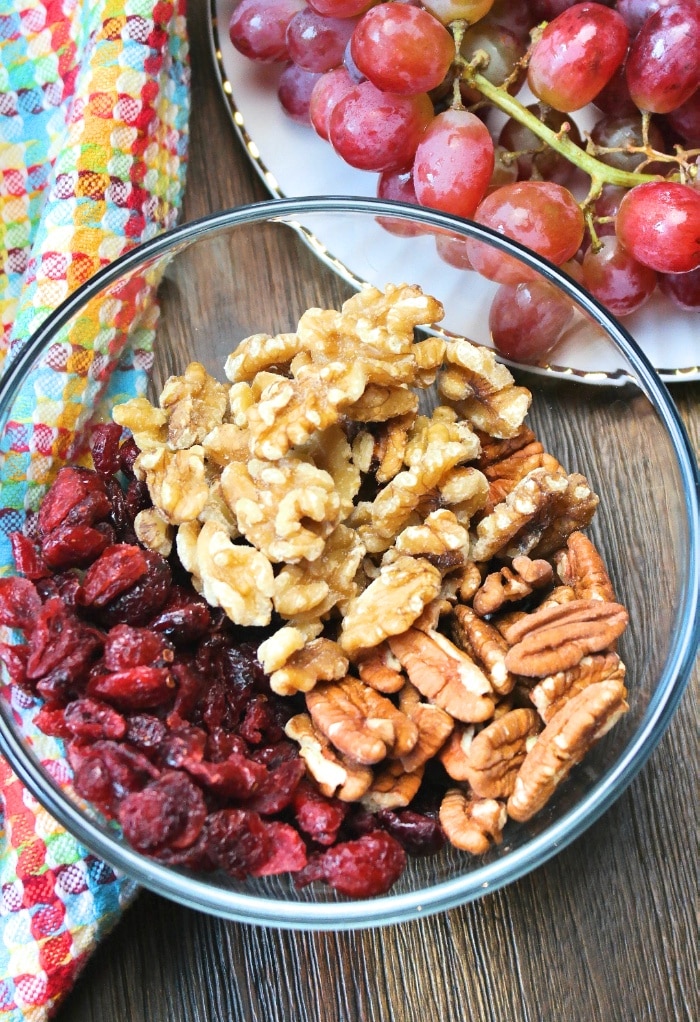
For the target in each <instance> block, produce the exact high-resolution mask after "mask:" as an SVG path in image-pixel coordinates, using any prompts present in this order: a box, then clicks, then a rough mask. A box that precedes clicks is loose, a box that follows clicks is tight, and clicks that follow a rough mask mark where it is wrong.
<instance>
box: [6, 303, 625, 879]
mask: <svg viewBox="0 0 700 1022" xmlns="http://www.w3.org/2000/svg"><path fill="white" fill-rule="evenodd" d="M442 314H443V310H442V307H441V306H440V303H439V302H438V301H437V300H436V299H434V298H432V297H430V296H429V295H426V294H424V293H423V292H422V291H421V290H420V288H418V287H416V286H409V285H401V286H388V287H387V288H386V290H385V291H383V292H382V291H379V290H376V289H374V288H366V289H364V290H362V291H360V292H359V293H358V294H356V295H355V296H353V297H352V298H350V299H349V300H348V301H347V302H345V304H344V305H343V307H342V309H341V311H339V312H338V311H335V310H331V309H309V310H308V311H307V312H305V313H304V314H303V316H302V317H301V319H300V321H299V324H298V327H297V330H296V331H295V332H294V333H285V334H278V335H276V336H274V337H271V336H269V335H267V334H256V335H254V336H252V337H248V338H246V339H245V340H243V341H242V342H241V343H240V344H239V345H238V347H237V348H236V350H235V351H234V352H233V354H232V355H230V357H229V358H228V359H227V361H226V365H225V373H226V377H227V380H228V382H227V383H225V384H224V383H221V382H219V381H217V380H216V379H214V378H212V377H211V376H209V375H208V373H207V372H206V371H205V369H204V367H203V366H202V365H200V364H199V363H196V362H194V363H191V364H190V365H188V366H187V367H186V369H185V371H184V374H183V375H182V376H177V377H171V378H170V379H169V380H168V381H167V382H166V384H165V387H164V389H163V391H162V393H161V395H160V398H159V401H158V404H157V405H153V404H151V403H150V402H149V401H148V400H147V399H146V398H135V399H134V400H131V401H128V402H127V403H126V404H122V405H119V406H117V407H116V408H115V409H114V412H113V419H114V421H113V422H111V423H107V424H104V425H102V426H98V427H97V428H96V430H95V431H94V434H93V437H92V444H91V448H92V461H93V465H94V467H93V468H84V467H76V466H67V467H64V468H62V469H61V470H60V471H59V472H58V475H57V477H56V479H55V482H54V483H53V485H52V486H51V488H50V489H49V491H48V493H47V495H46V497H45V499H44V500H43V503H42V505H41V507H40V509H39V511H38V513H36V514H31V515H29V516H28V518H27V523H26V526H25V528H24V530H23V531H22V532H21V533H15V534H13V537H12V540H13V549H14V555H15V561H16V566H17V570H18V575H17V576H16V577H13V578H4V579H2V580H0V623H2V624H4V625H6V626H8V627H10V628H13V629H19V630H21V631H22V632H23V633H24V639H25V641H24V642H23V643H20V644H17V645H3V646H2V648H1V650H0V654H1V655H2V658H3V660H4V661H5V664H6V667H7V671H8V673H9V675H10V678H11V681H12V682H13V683H14V684H16V685H19V686H21V687H22V688H23V689H26V690H28V691H30V692H31V693H33V694H34V695H37V696H39V697H41V699H43V705H42V707H41V709H40V711H39V714H38V723H39V725H40V726H41V727H42V728H43V729H44V730H45V731H47V732H49V733H51V734H54V735H56V736H59V737H60V738H62V739H64V740H65V742H66V749H67V755H68V757H69V760H70V763H71V765H72V768H73V771H74V786H75V789H76V791H77V792H78V794H79V795H81V796H83V797H84V798H86V799H88V800H89V801H90V802H91V803H93V804H94V805H95V806H97V807H98V808H99V809H100V810H101V811H102V812H104V813H105V814H106V815H107V816H108V817H110V818H115V819H117V820H118V821H119V823H120V824H121V826H122V829H123V833H124V836H125V838H126V839H127V840H128V841H129V842H130V843H131V844H132V845H133V847H135V848H136V849H138V850H139V851H140V852H143V853H144V854H146V855H149V856H153V857H154V858H156V859H158V860H160V861H161V862H165V863H167V864H176V865H185V866H189V867H191V868H193V869H197V870H219V869H222V870H225V871H226V872H228V873H229V874H230V875H232V876H233V877H235V878H238V879H242V878H244V877H246V876H249V875H252V876H257V877H259V876H265V875H269V874H273V873H280V872H292V873H293V874H294V877H295V882H296V883H297V884H298V885H304V884H307V883H310V882H312V881H315V880H322V881H325V882H327V883H329V884H331V885H332V886H334V887H335V888H336V889H337V890H339V891H340V892H341V893H344V894H346V895H349V896H356V897H360V896H368V895H373V894H378V893H382V892H384V891H386V890H388V888H389V887H390V886H391V885H392V884H393V883H394V881H395V880H396V879H397V878H398V877H399V876H400V874H401V872H402V871H403V869H404V866H405V861H406V853H407V852H408V853H410V854H427V853H433V852H435V851H437V850H438V849H439V848H441V847H442V845H443V843H444V842H445V841H446V840H447V841H448V842H450V843H451V844H452V845H453V846H455V847H456V848H459V849H463V850H465V851H467V852H470V853H472V854H474V855H481V854H483V853H485V852H486V851H487V850H488V849H489V848H490V847H491V846H492V845H493V844H494V843H496V844H497V843H499V842H500V841H501V840H502V833H503V828H504V826H505V825H506V822H507V820H508V818H510V819H511V820H514V821H520V822H523V821H527V820H529V819H530V818H531V817H532V816H533V815H534V814H535V813H537V812H538V811H539V810H540V809H541V808H542V807H543V806H544V805H545V803H546V802H547V800H548V799H549V797H550V796H551V795H552V793H553V792H554V790H555V789H556V787H557V785H558V784H559V783H560V782H561V781H562V780H563V779H564V778H565V777H566V776H567V775H568V773H569V771H570V770H571V769H572V767H574V766H575V765H576V764H578V763H579V762H580V761H581V759H582V758H583V756H584V755H585V753H586V752H587V750H588V749H589V748H590V747H591V745H592V744H593V743H594V742H595V741H596V740H597V739H598V738H600V737H601V736H602V735H603V734H605V732H606V731H607V730H608V729H609V728H610V727H611V726H612V725H613V724H614V723H615V721H616V720H617V719H618V718H619V717H620V715H621V714H622V713H624V712H625V710H626V709H627V703H626V702H625V697H626V694H627V693H626V689H625V684H624V681H625V666H624V664H623V663H622V661H621V660H620V657H619V656H618V654H617V652H616V642H617V639H618V637H619V636H620V635H621V633H622V632H623V630H624V628H625V627H626V624H627V613H626V611H625V609H624V608H623V607H622V606H621V605H620V604H619V603H617V602H616V600H615V596H614V593H613V589H612V585H611V582H610V579H609V577H608V574H607V571H606V568H605V566H604V564H603V562H602V560H601V557H600V556H599V554H598V552H597V551H596V549H595V547H594V546H593V544H592V543H591V541H590V540H589V539H588V538H587V537H586V535H585V534H584V532H583V530H584V529H585V528H586V527H587V526H588V525H589V523H590V521H591V519H592V517H593V514H594V512H595V509H596V506H597V504H598V497H597V496H596V495H595V494H594V493H593V491H592V490H591V487H590V485H589V484H588V482H587V480H586V479H585V478H584V477H583V476H582V475H579V474H578V473H568V472H567V471H566V469H565V468H563V467H562V465H560V464H559V462H558V461H557V460H556V458H555V457H553V456H552V455H551V454H548V453H547V452H546V451H545V450H544V448H543V447H542V444H541V443H540V442H539V441H538V440H537V439H536V437H535V436H534V434H533V433H532V431H531V430H530V429H529V428H528V426H526V425H525V423H524V420H525V417H526V414H527V411H528V408H529V405H530V400H531V395H530V393H529V391H527V390H526V389H525V388H523V387H519V386H516V385H515V383H514V380H513V377H512V376H511V373H510V372H509V370H508V369H507V368H506V367H505V366H503V365H501V364H499V363H498V362H496V361H495V358H494V356H493V354H492V353H491V352H490V351H488V350H486V349H482V348H479V347H476V346H474V345H472V344H471V343H469V342H468V341H466V340H463V339H455V340H448V341H446V340H445V339H444V338H442V337H440V336H433V335H432V334H427V335H426V336H423V335H417V334H416V328H417V327H420V326H427V325H430V324H434V323H436V322H438V321H439V320H440V318H441V316H442ZM420 337H422V339H418V338H420ZM421 391H423V392H424V400H423V401H421V402H420V407H419V392H421ZM429 397H433V398H434V400H433V405H432V407H429V402H428V401H427V400H425V399H426V398H429ZM424 404H425V407H423V406H424Z"/></svg>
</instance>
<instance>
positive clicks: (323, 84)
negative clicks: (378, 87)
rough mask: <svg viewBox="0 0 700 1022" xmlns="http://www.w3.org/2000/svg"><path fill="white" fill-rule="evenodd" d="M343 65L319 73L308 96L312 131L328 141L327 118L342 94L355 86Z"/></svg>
mask: <svg viewBox="0 0 700 1022" xmlns="http://www.w3.org/2000/svg"><path fill="white" fill-rule="evenodd" d="M355 84H356V83H355V82H354V81H353V80H352V78H351V77H350V75H349V74H348V72H347V70H346V69H345V68H344V67H334V68H333V70H332V71H326V73H325V74H324V75H321V77H320V78H319V80H318V81H317V82H316V84H315V85H314V87H313V91H312V93H311V96H310V98H309V119H310V120H311V124H312V126H313V129H314V131H315V132H316V134H317V135H320V136H321V138H325V140H326V141H328V119H329V117H330V115H331V113H332V111H333V110H335V108H336V106H337V105H338V103H339V102H340V99H341V97H342V96H344V95H345V93H346V92H349V91H350V89H352V88H353V87H354V86H355Z"/></svg>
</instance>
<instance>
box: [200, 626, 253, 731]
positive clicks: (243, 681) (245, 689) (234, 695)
mask: <svg viewBox="0 0 700 1022" xmlns="http://www.w3.org/2000/svg"><path fill="white" fill-rule="evenodd" d="M195 664H196V667H197V669H198V670H199V671H200V672H201V673H202V675H203V676H204V677H205V678H208V679H210V688H209V689H208V690H207V691H206V692H205V694H204V697H203V701H202V706H201V708H200V712H201V714H202V718H203V719H204V721H205V722H206V725H207V728H208V729H209V730H212V729H213V728H215V727H221V726H222V725H224V726H226V727H228V728H234V727H236V725H237V724H238V721H239V719H240V716H241V713H242V712H243V710H244V708H245V706H246V704H247V702H248V700H249V698H250V696H251V695H252V691H253V681H252V678H251V675H250V670H249V666H250V660H249V658H248V656H247V655H246V654H245V653H242V652H241V650H240V649H238V648H237V647H235V646H233V645H232V644H231V642H230V641H229V640H228V639H227V638H226V637H225V636H223V635H213V636H210V637H208V638H206V639H204V640H203V641H202V642H201V643H200V644H199V647H198V649H197V654H196V657H195Z"/></svg>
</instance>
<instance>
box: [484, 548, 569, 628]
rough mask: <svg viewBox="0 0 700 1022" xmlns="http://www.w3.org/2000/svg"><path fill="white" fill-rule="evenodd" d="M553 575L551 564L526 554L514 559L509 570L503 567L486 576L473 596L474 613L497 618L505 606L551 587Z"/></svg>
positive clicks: (505, 566)
mask: <svg viewBox="0 0 700 1022" xmlns="http://www.w3.org/2000/svg"><path fill="white" fill-rule="evenodd" d="M553 574H554V571H553V568H552V565H551V564H550V563H549V561H544V560H541V559H538V560H531V559H530V558H529V557H527V556H525V555H524V554H521V555H520V556H519V557H514V558H513V560H512V562H511V565H510V567H508V565H504V567H502V568H501V569H500V570H499V571H492V572H491V573H490V574H489V575H487V576H486V578H485V579H484V581H483V583H482V584H481V586H480V588H479V589H478V590H477V592H476V593H475V594H474V601H473V604H472V605H473V607H474V610H475V611H476V612H477V614H479V615H480V616H481V617H486V615H487V614H494V613H495V612H496V611H497V610H500V609H501V607H502V606H503V604H504V603H517V602H518V600H524V599H525V597H526V596H530V595H531V593H532V592H533V590H535V589H541V588H543V587H544V586H546V585H549V583H550V582H551V581H552V576H553Z"/></svg>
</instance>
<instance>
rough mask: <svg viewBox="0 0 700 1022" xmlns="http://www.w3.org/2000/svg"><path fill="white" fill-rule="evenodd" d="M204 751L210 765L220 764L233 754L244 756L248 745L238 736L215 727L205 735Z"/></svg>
mask: <svg viewBox="0 0 700 1022" xmlns="http://www.w3.org/2000/svg"><path fill="white" fill-rule="evenodd" d="M205 751H206V758H207V759H208V760H210V761H211V762H212V763H221V762H222V761H223V760H225V759H228V758H229V756H232V755H233V754H234V753H237V754H238V755H239V756H246V755H247V754H248V743H247V742H246V741H244V740H243V739H242V738H241V737H240V735H236V734H233V733H232V732H231V731H224V729H223V728H220V727H217V728H214V730H213V731H212V732H211V733H210V734H209V735H207V747H206V750H205Z"/></svg>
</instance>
